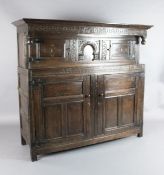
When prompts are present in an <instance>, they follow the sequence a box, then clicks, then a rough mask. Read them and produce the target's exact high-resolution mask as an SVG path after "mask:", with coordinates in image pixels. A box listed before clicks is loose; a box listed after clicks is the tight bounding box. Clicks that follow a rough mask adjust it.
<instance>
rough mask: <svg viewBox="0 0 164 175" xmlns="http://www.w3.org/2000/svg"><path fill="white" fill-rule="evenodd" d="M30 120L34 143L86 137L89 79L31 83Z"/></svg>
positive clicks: (88, 109) (74, 78)
mask: <svg viewBox="0 0 164 175" xmlns="http://www.w3.org/2000/svg"><path fill="white" fill-rule="evenodd" d="M34 81H35V82H34V83H33V84H34V85H33V118H34V119H35V125H36V127H35V128H36V131H35V133H34V135H35V138H36V140H37V141H38V143H42V142H46V143H47V142H48V141H49V142H63V141H64V142H66V141H69V142H70V141H77V140H80V139H84V138H86V137H88V135H89V134H90V128H91V126H90V76H88V75H86V76H79V75H77V76H75V75H73V76H71V75H69V76H62V75H61V76H56V77H44V78H40V79H36V80H34Z"/></svg>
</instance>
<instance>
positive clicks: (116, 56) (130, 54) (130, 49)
mask: <svg viewBox="0 0 164 175" xmlns="http://www.w3.org/2000/svg"><path fill="white" fill-rule="evenodd" d="M136 47H137V45H136V41H135V40H121V39H116V40H111V50H110V59H111V60H127V59H128V60H135V59H136V55H137V53H136V52H137V49H136Z"/></svg>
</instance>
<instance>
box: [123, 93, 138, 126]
mask: <svg viewBox="0 0 164 175" xmlns="http://www.w3.org/2000/svg"><path fill="white" fill-rule="evenodd" d="M121 107H122V109H121V110H122V125H128V124H132V123H134V111H135V109H134V108H135V96H134V95H127V96H124V97H122V106H121Z"/></svg>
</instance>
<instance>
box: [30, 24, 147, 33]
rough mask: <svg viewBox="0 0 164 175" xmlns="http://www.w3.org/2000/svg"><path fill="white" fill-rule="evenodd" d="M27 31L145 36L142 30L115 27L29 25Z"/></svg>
mask: <svg viewBox="0 0 164 175" xmlns="http://www.w3.org/2000/svg"><path fill="white" fill-rule="evenodd" d="M28 29H29V31H30V32H34V31H42V32H54V33H74V34H75V33H76V34H99V35H100V34H102V35H103V34H118V35H139V36H146V31H145V30H144V29H133V28H116V27H96V26H72V25H71V26H60V25H48V24H47V25H42V24H30V25H29V28H28Z"/></svg>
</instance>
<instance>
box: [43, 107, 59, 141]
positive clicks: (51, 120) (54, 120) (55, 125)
mask: <svg viewBox="0 0 164 175" xmlns="http://www.w3.org/2000/svg"><path fill="white" fill-rule="evenodd" d="M44 111H45V113H44V122H45V138H47V139H52V138H58V137H62V106H61V105H60V104H57V105H54V106H47V107H45V108H44Z"/></svg>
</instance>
